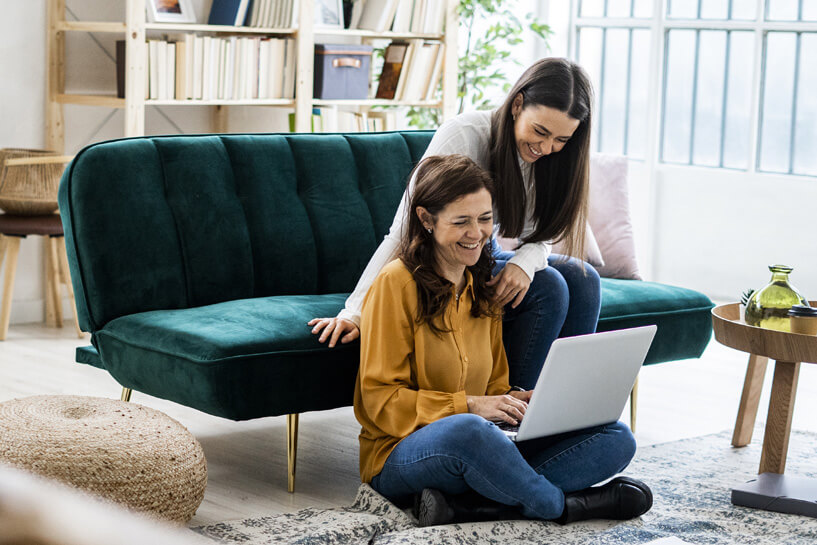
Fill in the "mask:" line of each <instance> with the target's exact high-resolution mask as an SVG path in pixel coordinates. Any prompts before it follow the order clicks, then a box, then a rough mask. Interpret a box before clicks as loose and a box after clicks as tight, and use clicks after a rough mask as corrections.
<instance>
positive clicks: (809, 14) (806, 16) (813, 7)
mask: <svg viewBox="0 0 817 545" xmlns="http://www.w3.org/2000/svg"><path fill="white" fill-rule="evenodd" d="M803 21H817V2H815V1H814V0H811V1H804V2H803Z"/></svg>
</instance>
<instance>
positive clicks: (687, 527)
mask: <svg viewBox="0 0 817 545" xmlns="http://www.w3.org/2000/svg"><path fill="white" fill-rule="evenodd" d="M761 436H762V434H758V435H756V441H755V444H753V445H752V446H751V447H747V448H742V449H733V448H731V447H730V446H729V441H730V437H731V434H730V433H729V432H723V433H719V434H715V435H707V436H704V437H696V438H694V439H687V440H683V441H675V442H672V443H664V444H661V445H654V446H649V447H644V448H640V449H639V451H638V454H637V455H636V459H635V460H633V463H632V464H631V465H630V467H629V468H628V469H627V471H626V474H627V475H630V476H633V477H636V478H641V479H643V480H644V481H646V482H647V483H648V484H649V485H650V487H651V488H652V490H653V494H654V505H653V508H652V510H651V511H650V512H649V513H647V514H646V515H644V516H643V517H641V518H640V519H636V520H632V521H626V522H612V521H592V522H585V523H576V524H572V525H568V526H559V525H557V524H554V523H549V522H538V521H502V522H490V523H488V522H482V523H472V524H452V525H448V526H436V527H430V528H419V527H417V525H416V522H415V521H414V520H413V519H412V517H410V516H409V515H406V514H405V513H404V512H403V511H401V510H400V509H398V508H397V507H395V506H394V505H392V504H391V503H389V502H388V501H386V500H385V499H384V498H382V497H381V496H380V495H378V494H377V493H376V492H374V491H373V490H372V489H371V488H370V487H368V486H367V485H362V486H361V487H360V490H359V491H358V495H357V498H356V500H355V503H354V504H353V505H351V506H349V507H341V508H335V509H303V510H301V511H298V512H295V513H288V514H283V515H275V516H270V517H261V518H253V519H246V520H241V521H233V522H222V523H218V524H212V525H209V526H202V527H199V528H196V529H195V531H197V532H198V533H200V534H202V535H205V536H207V537H210V538H212V539H214V540H216V541H219V542H222V543H226V544H237V543H241V544H249V545H266V544H279V543H281V544H282V543H287V544H298V545H307V544H309V545H317V544H320V545H334V544H350V543H354V544H374V545H396V544H420V543H423V544H425V543H435V544H436V543H439V544H452V545H453V544H457V545H459V544H468V545H470V544H474V545H476V544H506V543H519V544H533V543H542V544H545V543H559V544H565V545H574V544H575V545H578V544H596V545H604V544H609V543H648V542H650V541H653V540H656V539H659V538H662V537H668V536H674V537H677V538H679V539H682V540H684V541H686V542H689V543H706V544H722V543H740V544H743V545H753V544H758V545H760V544H770V543H786V544H790V545H801V544H802V545H805V544H811V545H814V544H815V543H817V519H812V518H808V517H801V516H796V515H783V514H779V513H770V512H768V511H760V510H754V509H746V508H743V507H736V506H734V505H732V504H731V503H730V501H729V495H730V488H731V486H733V485H735V484H737V483H741V482H744V481H747V480H749V479H750V478H751V477H752V476H753V475H754V474H755V473H756V472H757V466H758V462H759V460H760V445H759V444H758V443H759V437H761ZM786 469H787V473H789V474H792V475H797V476H803V477H813V478H817V435H816V434H812V433H803V432H792V437H791V441H790V443H789V457H788V464H787V468H786Z"/></svg>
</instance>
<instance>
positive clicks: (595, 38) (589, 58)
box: [578, 28, 602, 150]
mask: <svg viewBox="0 0 817 545" xmlns="http://www.w3.org/2000/svg"><path fill="white" fill-rule="evenodd" d="M601 45H602V30H601V29H600V28H582V29H580V30H579V40H578V46H579V64H581V65H582V67H583V68H584V69H585V70H586V71H587V75H588V76H590V81H592V82H593V89H594V90H595V95H596V103H595V104H594V105H593V109H594V113H595V116H596V118H597V119H598V114H599V98H600V97H601V91H600V85H601V50H602V48H601ZM594 124H595V123H594ZM590 138H591V141H590V145H591V147H592V149H594V150H598V149H599V147H598V142H599V131H598V127H597V126H595V127H593V129H592V133H591V135H590Z"/></svg>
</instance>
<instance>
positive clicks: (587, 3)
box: [579, 0, 604, 17]
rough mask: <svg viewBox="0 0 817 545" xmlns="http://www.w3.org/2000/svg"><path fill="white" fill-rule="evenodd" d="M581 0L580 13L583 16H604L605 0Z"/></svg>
mask: <svg viewBox="0 0 817 545" xmlns="http://www.w3.org/2000/svg"><path fill="white" fill-rule="evenodd" d="M581 2H582V4H581V10H580V11H579V13H580V15H581V16H582V17H603V16H604V0H581Z"/></svg>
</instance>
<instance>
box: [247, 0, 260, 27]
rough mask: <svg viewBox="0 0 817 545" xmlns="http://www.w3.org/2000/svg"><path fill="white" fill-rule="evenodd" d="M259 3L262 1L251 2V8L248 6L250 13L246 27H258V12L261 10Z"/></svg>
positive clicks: (253, 0)
mask: <svg viewBox="0 0 817 545" xmlns="http://www.w3.org/2000/svg"><path fill="white" fill-rule="evenodd" d="M261 2H262V0H252V6H250V13H249V15H247V21H246V24H247V26H253V27H255V26H258V12H259V11H260V9H261Z"/></svg>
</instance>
